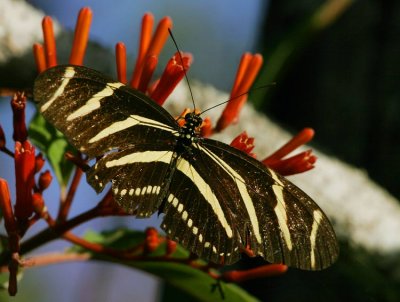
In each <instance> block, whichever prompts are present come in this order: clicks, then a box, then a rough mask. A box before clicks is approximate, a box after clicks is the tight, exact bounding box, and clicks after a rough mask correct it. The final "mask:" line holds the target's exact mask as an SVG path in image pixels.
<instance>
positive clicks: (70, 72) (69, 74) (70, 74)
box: [40, 66, 75, 112]
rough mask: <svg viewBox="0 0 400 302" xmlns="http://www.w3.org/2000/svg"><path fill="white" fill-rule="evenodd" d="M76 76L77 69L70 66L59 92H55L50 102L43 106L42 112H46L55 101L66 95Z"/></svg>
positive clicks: (58, 89) (66, 69)
mask: <svg viewBox="0 0 400 302" xmlns="http://www.w3.org/2000/svg"><path fill="white" fill-rule="evenodd" d="M74 75H75V69H74V67H72V66H68V67H67V68H65V72H64V76H63V78H64V79H63V80H62V82H61V85H60V86H59V87H58V88H57V90H56V91H55V92H54V94H53V95H52V97H51V98H50V100H48V101H47V102H46V103H45V104H43V106H42V107H41V108H40V112H45V111H46V110H47V109H48V108H49V107H50V106H51V104H53V103H54V101H55V100H56V99H57V98H58V97H59V96H60V95H62V94H63V93H64V89H65V87H67V85H68V83H69V81H70V80H71V79H72V78H73V77H74Z"/></svg>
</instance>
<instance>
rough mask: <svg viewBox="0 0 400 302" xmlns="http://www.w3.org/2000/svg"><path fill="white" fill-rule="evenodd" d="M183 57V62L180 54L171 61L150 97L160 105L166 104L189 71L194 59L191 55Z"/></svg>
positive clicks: (185, 54)
mask: <svg viewBox="0 0 400 302" xmlns="http://www.w3.org/2000/svg"><path fill="white" fill-rule="evenodd" d="M181 56H182V62H181V59H180V55H179V53H175V55H174V56H173V57H172V58H171V59H170V60H169V62H168V64H167V67H165V70H164V72H163V74H162V76H161V78H160V80H159V82H158V84H157V86H156V88H155V89H154V91H153V92H152V93H151V95H150V97H151V98H152V99H153V100H154V101H156V102H157V103H158V104H159V105H162V104H164V102H165V100H166V99H167V97H168V96H169V95H170V94H171V92H172V91H173V90H174V89H175V87H176V85H178V83H179V82H180V81H181V80H182V78H183V77H184V76H185V72H186V70H188V69H189V67H190V64H191V63H192V61H193V57H192V55H191V54H190V53H182V54H181Z"/></svg>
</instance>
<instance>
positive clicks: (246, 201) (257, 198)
mask: <svg viewBox="0 0 400 302" xmlns="http://www.w3.org/2000/svg"><path fill="white" fill-rule="evenodd" d="M34 99H35V101H36V102H38V107H39V111H40V112H41V114H42V115H43V116H44V117H45V118H46V119H47V120H48V121H49V122H50V123H52V124H53V125H54V126H55V127H56V128H57V129H59V130H60V131H61V132H63V133H64V134H65V136H66V137H67V139H68V140H69V142H70V143H71V144H72V145H73V146H74V147H75V148H77V149H78V150H79V151H81V152H83V153H85V154H87V155H88V156H89V157H90V158H95V157H97V158H99V159H98V160H97V161H96V163H95V164H94V165H93V166H92V167H91V168H90V169H89V170H88V171H87V173H86V174H87V181H88V183H89V184H90V185H91V186H92V187H93V188H94V189H95V190H96V191H97V192H101V191H102V190H103V189H104V188H105V187H106V185H107V184H108V183H109V182H111V183H112V192H113V196H114V199H115V201H116V202H117V203H118V205H119V206H121V207H122V208H123V209H124V210H125V211H126V212H128V213H131V214H135V215H136V216H137V217H139V218H144V217H150V216H151V215H152V214H153V213H155V212H157V211H158V212H159V213H163V214H164V215H163V220H162V223H161V228H162V229H163V230H164V231H165V233H166V235H167V236H168V237H169V238H171V239H173V240H176V241H178V242H179V243H180V244H181V245H183V246H184V247H186V248H187V249H189V250H190V251H191V252H193V253H195V254H197V255H198V256H199V257H201V258H204V259H207V260H209V261H212V262H215V263H220V262H221V261H223V263H225V264H231V263H234V262H236V261H237V260H239V258H240V257H241V252H242V251H243V249H245V248H249V249H251V251H252V252H253V253H254V254H255V255H259V256H261V257H263V258H264V259H266V260H267V261H269V262H272V263H284V264H287V265H289V266H293V267H296V268H300V269H305V270H320V269H323V268H326V267H328V266H330V265H331V264H332V263H333V262H334V261H335V260H336V258H337V256H338V245H337V240H336V236H335V233H334V230H333V228H332V226H331V224H330V222H329V220H328V218H327V217H326V215H325V214H324V213H323V212H322V210H321V209H320V208H319V207H318V205H317V204H316V203H315V202H314V201H313V200H312V199H311V198H310V197H309V196H308V195H307V194H306V193H304V192H303V191H302V190H301V189H299V188H298V187H296V186H295V185H294V184H292V183H291V182H290V181H288V180H287V179H286V178H284V177H282V176H280V175H279V174H278V173H276V172H274V171H273V170H271V169H269V168H267V167H266V166H264V165H263V164H262V163H260V162H259V161H257V160H256V159H254V158H252V157H250V156H249V155H247V154H246V153H244V152H242V151H240V150H237V149H235V148H233V147H231V146H229V145H226V144H224V143H222V142H219V141H216V140H212V139H208V138H203V137H200V135H199V134H198V131H197V130H198V128H199V127H200V125H201V124H202V118H201V116H200V114H198V113H194V112H190V113H188V114H186V115H185V116H184V119H185V123H184V125H183V126H179V125H178V123H177V121H176V120H175V119H174V118H173V117H172V116H171V115H170V114H169V113H168V112H167V111H166V110H165V109H164V108H162V107H161V106H159V105H158V104H156V103H155V102H154V101H153V100H151V99H150V98H149V97H148V96H146V95H145V94H143V93H141V92H140V91H138V90H135V89H133V88H130V87H128V86H125V85H124V84H122V83H119V82H116V81H114V80H112V79H110V78H108V77H106V76H104V75H103V74H101V73H99V72H97V71H95V70H92V69H89V68H86V67H82V66H72V65H66V66H56V67H53V68H50V69H48V70H46V71H44V72H42V73H41V74H40V75H39V76H38V77H37V79H36V81H35V85H34Z"/></svg>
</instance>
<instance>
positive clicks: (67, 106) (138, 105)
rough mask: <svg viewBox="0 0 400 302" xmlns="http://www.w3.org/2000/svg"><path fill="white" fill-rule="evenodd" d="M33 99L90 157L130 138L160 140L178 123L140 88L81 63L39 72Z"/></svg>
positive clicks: (174, 130)
mask: <svg viewBox="0 0 400 302" xmlns="http://www.w3.org/2000/svg"><path fill="white" fill-rule="evenodd" d="M34 96H35V100H36V101H37V102H39V110H40V112H41V113H42V114H43V115H44V117H45V118H46V119H47V120H48V121H49V122H51V123H52V124H53V125H55V126H56V127H57V128H58V129H59V130H61V132H63V133H64V134H65V135H66V136H67V138H68V139H69V141H70V142H71V144H72V145H73V146H75V147H76V148H77V149H79V150H80V151H82V152H85V153H86V154H88V155H89V156H91V157H94V156H99V155H102V154H104V153H105V152H107V151H109V150H112V149H114V148H119V149H122V148H125V147H129V145H131V144H138V145H139V144H143V143H148V142H149V138H150V137H151V142H152V143H154V144H165V142H166V140H167V141H168V140H174V139H175V136H176V135H177V132H178V125H177V124H176V122H175V120H174V119H173V118H172V116H171V115H170V114H169V113H168V112H167V111H165V110H164V109H163V108H162V107H160V106H158V105H157V104H155V103H154V102H153V101H152V100H151V99H149V98H148V97H147V96H145V95H144V94H142V93H141V92H139V91H137V90H133V89H129V88H127V87H125V86H124V85H123V84H121V83H119V82H116V81H115V80H111V79H109V78H107V77H105V76H103V75H102V74H101V73H99V72H96V71H94V70H92V69H88V68H85V67H81V66H57V67H54V68H51V69H49V70H47V71H46V72H45V73H42V74H41V75H39V77H38V78H37V80H36V81H35V87H34Z"/></svg>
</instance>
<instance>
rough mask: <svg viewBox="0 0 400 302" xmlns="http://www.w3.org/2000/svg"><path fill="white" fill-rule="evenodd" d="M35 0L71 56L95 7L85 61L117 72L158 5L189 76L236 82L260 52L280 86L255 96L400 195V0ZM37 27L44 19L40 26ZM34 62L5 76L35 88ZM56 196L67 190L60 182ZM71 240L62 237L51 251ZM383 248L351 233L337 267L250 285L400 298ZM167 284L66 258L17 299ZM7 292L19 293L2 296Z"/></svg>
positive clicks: (25, 285) (296, 295)
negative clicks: (81, 24)
mask: <svg viewBox="0 0 400 302" xmlns="http://www.w3.org/2000/svg"><path fill="white" fill-rule="evenodd" d="M0 1H6V0H0ZM28 2H29V3H30V4H31V5H33V6H35V7H36V8H38V9H41V10H43V11H44V13H45V14H47V15H50V16H53V17H54V18H55V19H57V20H58V21H59V22H60V24H61V25H62V27H63V30H65V33H63V34H62V37H61V38H60V40H61V43H65V47H59V49H60V56H61V58H59V60H60V61H61V62H62V61H64V62H67V53H68V52H69V47H68V46H67V45H70V44H69V43H70V42H69V41H70V38H71V36H72V35H71V34H68V31H72V30H73V28H74V26H75V22H76V16H77V13H78V11H79V9H80V8H82V7H83V6H90V7H91V9H92V10H93V21H92V27H91V33H90V37H91V40H92V41H93V44H92V46H91V47H92V49H91V50H90V51H89V52H88V55H87V56H86V58H87V59H86V65H87V66H91V67H94V68H96V69H100V70H104V71H109V72H111V73H112V72H114V57H113V55H112V54H113V52H114V50H113V48H114V45H115V43H116V42H118V41H123V42H125V44H126V45H127V49H128V55H129V58H128V62H130V65H129V63H128V66H133V63H134V58H135V56H136V47H137V40H138V32H139V24H140V20H141V17H142V15H143V13H145V12H147V11H151V12H152V13H153V14H154V15H155V17H156V20H159V19H160V18H162V17H163V16H165V15H168V16H171V17H172V19H173V21H174V28H173V31H174V35H175V37H176V39H177V40H178V43H179V45H180V47H181V49H182V50H184V51H189V52H191V53H192V54H193V55H194V59H195V61H194V64H193V65H192V67H191V69H190V73H189V77H190V78H193V79H197V80H200V81H202V82H205V83H209V84H212V85H213V86H215V87H217V88H219V89H222V90H227V91H228V90H229V89H230V85H231V84H232V83H233V80H234V76H235V71H236V68H237V65H238V62H239V60H240V56H241V55H242V53H243V52H245V51H252V52H261V53H262V54H263V55H264V59H265V63H264V69H263V70H262V72H261V74H260V76H259V78H258V82H257V84H256V85H255V86H257V85H264V84H269V83H273V82H276V86H275V87H274V88H273V89H265V90H257V91H256V92H253V93H251V100H252V102H253V104H254V106H256V108H258V109H259V110H260V111H263V112H265V113H266V114H267V115H268V116H270V117H271V118H273V119H274V120H275V121H277V122H278V123H279V124H281V125H284V127H286V128H287V129H289V130H292V131H298V130H300V129H302V128H303V127H305V126H310V127H312V128H314V129H315V130H316V133H317V135H316V137H315V140H314V144H315V145H316V146H318V148H320V149H322V150H323V151H325V152H327V153H329V154H334V155H335V156H337V157H339V158H341V159H343V160H344V161H346V162H348V163H351V164H353V165H355V166H357V167H360V168H362V169H365V170H366V171H367V173H368V174H369V175H370V177H371V178H372V179H373V180H375V181H376V182H378V183H379V184H380V185H382V186H383V187H385V188H386V189H387V190H388V191H389V192H391V193H392V194H393V195H395V196H396V197H397V198H400V186H399V180H398V179H399V178H398V177H396V176H397V174H398V172H399V171H400V157H399V154H400V143H399V139H400V134H399V133H400V119H399V115H400V90H399V84H400V39H399V37H400V35H399V33H400V2H399V1H395V0H386V1H378V0H364V1H350V0H331V1H322V0H300V1H289V0H280V1H278V0H272V1H261V0H248V1H240V0H219V1H210V0H206V1H205V0H204V1H201V2H200V1H197V2H193V1H190V2H189V1H178V0H166V1H144V0H140V1H131V0H120V1H118V2H115V3H113V5H112V7H111V8H110V2H109V1H105V0H92V1H77V0H74V1H46V0H32V1H28ZM10 13H11V12H10ZM16 22H17V20H16ZM37 26H38V28H40V24H37ZM0 33H1V28H0ZM61 45H63V44H61ZM174 52H175V50H174V47H173V45H172V43H167V48H166V50H165V51H163V55H164V57H161V59H160V62H166V61H167V59H168V58H169V57H170V56H171V54H173V53H174ZM62 56H64V60H63V59H62ZM21 60H22V61H23V62H24V66H25V69H26V72H25V73H26V75H24V78H18V81H17V80H16V79H17V77H16V76H13V70H15V67H14V66H15V65H16V64H18V61H19V62H21ZM27 62H30V63H27ZM33 62H34V61H33V56H32V55H31V53H30V51H28V52H27V53H26V54H25V55H24V58H23V59H21V58H12V59H10V60H8V61H7V62H3V63H2V64H1V65H0V82H1V86H2V87H10V88H25V87H26V85H25V83H32V80H33V78H34V75H35V68H34V65H33ZM19 85H22V87H19ZM8 107H9V105H8V102H3V101H2V102H0V112H1V113H2V114H1V118H2V120H1V124H2V126H3V127H4V128H5V132H6V133H10V131H11V129H10V128H9V129H7V126H10V125H11V110H10V109H9V108H8ZM3 112H9V114H3ZM32 114H33V106H32V107H31V109H30V115H32ZM11 164H12V163H11ZM7 165H10V162H9V160H8V159H7V158H5V157H4V156H3V155H2V154H0V167H1V168H0V177H3V178H6V179H12V178H13V176H12V174H9V173H12V169H13V168H12V165H11V166H7ZM9 171H11V172H9ZM338 177H341V176H340V175H338ZM349 181H350V180H349ZM81 190H82V192H80V193H81V194H86V195H85V196H88V197H87V199H88V204H86V205H77V204H75V205H74V206H75V207H76V208H74V209H73V212H72V214H74V213H80V212H81V211H82V210H83V209H84V208H90V207H91V206H92V205H93V202H94V201H95V200H98V198H97V197H96V196H95V194H94V193H92V192H91V190H90V189H87V188H82V189H81ZM47 194H56V190H55V189H54V192H51V191H50V192H48V193H47ZM54 199H55V200H56V198H54ZM90 201H92V203H90ZM365 207H368V204H366V205H365ZM54 208H56V204H54ZM154 219H156V218H154ZM382 219H384V217H382ZM155 223H157V222H154V220H146V221H137V220H129V221H128V220H125V219H123V220H121V219H120V218H118V219H104V220H101V221H100V220H99V221H94V222H93V223H91V224H90V225H84V226H82V227H79V228H78V231H77V232H78V233H79V232H81V233H82V232H83V231H84V230H86V229H87V228H95V229H96V228H97V229H98V228H100V229H101V228H109V227H110V226H111V225H113V226H115V225H127V226H129V227H133V228H139V229H144V228H145V227H146V226H151V225H154V224H155ZM38 228H40V226H38ZM63 246H66V245H64V244H63V243H61V242H56V243H54V244H52V246H50V247H48V246H47V247H46V250H52V249H55V248H60V247H63ZM353 253H357V257H355V256H353ZM373 257H377V258H379V257H380V256H379V255H373ZM373 257H371V255H367V254H366V253H365V252H364V251H362V250H356V249H354V248H353V247H349V246H347V245H346V243H344V244H343V246H342V254H341V259H340V263H339V264H338V265H336V266H335V267H333V268H332V269H330V270H328V271H324V272H321V273H307V272H299V271H295V270H292V271H290V272H289V273H288V274H286V275H284V276H281V277H278V278H269V279H267V280H265V279H262V280H257V281H256V282H249V283H248V284H246V285H245V286H246V287H247V288H248V289H249V290H250V292H251V293H253V294H254V295H255V296H257V297H259V298H260V299H261V300H268V301H287V300H289V299H290V300H294V299H296V300H297V301H320V300H324V301H344V299H345V298H349V299H351V300H352V301H398V300H399V299H400V287H399V285H400V284H399V280H400V279H399V277H398V275H397V276H396V274H394V273H393V271H392V270H391V268H390V267H387V266H386V267H385V266H382V267H381V266H375V265H374V264H373V263H370V261H371V259H373ZM394 257H397V255H394ZM393 270H395V268H393ZM159 286H160V283H159V282H158V281H157V280H156V279H155V278H153V277H151V276H149V275H147V274H144V273H140V272H136V271H133V270H130V269H126V268H123V267H116V266H113V265H103V264H101V265H100V264H97V263H90V264H64V265H57V266H49V267H44V268H38V269H33V270H29V271H27V272H26V275H25V277H24V279H23V281H22V282H21V284H20V292H19V294H18V296H17V297H16V298H15V299H13V301H28V300H31V297H32V295H34V296H35V297H37V299H36V300H37V301H54V300H55V299H57V301H72V300H75V301H86V300H97V301H157V300H158V299H159V298H160V297H159V294H158V290H157V289H158V288H159ZM0 298H1V299H4V301H7V300H8V298H7V296H6V295H3V294H0Z"/></svg>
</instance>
